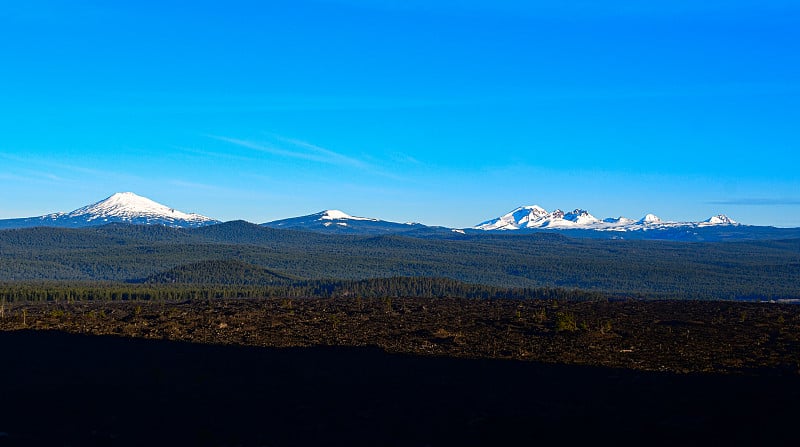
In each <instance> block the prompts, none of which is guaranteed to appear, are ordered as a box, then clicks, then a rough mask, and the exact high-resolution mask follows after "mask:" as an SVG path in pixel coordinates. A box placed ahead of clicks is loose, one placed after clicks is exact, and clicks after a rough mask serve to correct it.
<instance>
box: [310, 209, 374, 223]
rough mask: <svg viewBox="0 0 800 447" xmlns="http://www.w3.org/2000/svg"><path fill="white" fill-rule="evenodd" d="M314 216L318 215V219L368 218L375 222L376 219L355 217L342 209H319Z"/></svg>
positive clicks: (367, 218)
mask: <svg viewBox="0 0 800 447" xmlns="http://www.w3.org/2000/svg"><path fill="white" fill-rule="evenodd" d="M315 216H319V219H318V220H369V221H372V222H377V221H378V219H373V218H370V217H356V216H351V215H349V214H347V213H345V212H343V211H339V210H325V211H320V212H319V213H317V214H315Z"/></svg>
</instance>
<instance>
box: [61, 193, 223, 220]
mask: <svg viewBox="0 0 800 447" xmlns="http://www.w3.org/2000/svg"><path fill="white" fill-rule="evenodd" d="M66 216H67V217H70V218H84V219H86V220H87V221H88V222H92V221H108V222H133V223H159V224H164V225H173V224H176V223H177V222H178V221H182V222H185V223H187V224H188V225H189V226H192V225H203V224H207V223H212V222H216V221H215V220H214V219H211V218H209V217H206V216H201V215H200V214H195V213H184V212H181V211H178V210H176V209H174V208H170V207H168V206H166V205H162V204H160V203H158V202H154V201H153V200H150V199H148V198H147V197H142V196H140V195H137V194H134V193H132V192H118V193H116V194H113V195H112V196H110V197H108V198H106V199H104V200H101V201H99V202H96V203H93V204H91V205H87V206H85V207H83V208H78V209H76V210H75V211H72V212H70V213H67V214H66Z"/></svg>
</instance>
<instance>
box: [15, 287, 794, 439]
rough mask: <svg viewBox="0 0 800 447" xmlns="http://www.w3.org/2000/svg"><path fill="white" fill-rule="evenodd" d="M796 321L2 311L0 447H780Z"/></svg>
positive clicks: (495, 313)
mask: <svg viewBox="0 0 800 447" xmlns="http://www.w3.org/2000/svg"><path fill="white" fill-rule="evenodd" d="M541 310H544V316H542V317H541V318H540V317H537V316H536V315H539V316H541V312H540V311H541ZM798 312H800V308H798V307H796V306H780V305H759V304H746V303H670V302H664V303H658V302H656V303H643V302H619V303H615V302H611V303H606V302H602V303H576V302H541V301H524V302H518V301H512V300H502V301H479V300H415V299H408V300H397V301H395V302H391V301H385V300H363V301H361V300H356V299H352V300H294V301H290V300H243V301H212V302H190V303H175V304H168V303H133V302H128V303H75V304H68V305H65V304H53V303H50V304H35V305H15V306H14V307H11V308H9V309H6V311H5V316H4V317H3V319H1V320H0V321H2V323H1V324H0V327H2V328H3V329H5V330H3V331H0V346H2V355H3V362H2V365H3V366H2V386H0V445H2V446H6V445H8V446H13V445H76V446H77V445H81V446H84V445H121V446H133V445H220V446H222V445H243V446H249V445H253V446H258V445H264V446H291V445H364V446H367V445H369V446H373V445H397V446H426V445H430V446H437V445H459V446H463V445H476V446H477V445H537V444H541V443H550V442H559V443H566V444H575V443H578V442H592V443H601V444H602V443H614V444H620V443H638V444H646V445H652V444H663V445H698V444H714V445H719V444H727V443H730V444H734V445H742V444H749V445H763V444H767V443H769V444H771V445H797V444H798V443H799V442H800V430H797V429H796V425H795V424H796V421H797V420H798V417H800V405H799V404H798V402H800V376H798V371H797V365H798V364H797V359H798V349H797V344H796V337H797V334H798V331H797V321H798V320H797V315H798ZM557 315H572V316H573V317H574V319H575V320H576V326H577V327H576V328H575V329H574V330H573V329H572V328H569V329H567V328H565V327H564V324H566V323H568V322H565V321H564V319H563V318H561V317H558V316H557ZM592 315H594V316H595V319H589V316H592ZM479 317H480V318H479ZM667 317H669V318H667ZM580 326H584V327H583V328H581V327H580ZM33 328H36V329H37V330H32V329H33ZM459 328H460V329H459ZM687 328H688V335H687V333H686V331H687ZM53 329H57V330H53ZM601 329H602V330H601ZM76 332H77V333H76ZM102 334H114V335H102ZM182 340H185V341H182ZM189 340H191V341H195V343H190V342H188V341H189ZM593 340H594V341H593ZM590 343H595V344H596V346H595V347H589V344H590ZM245 345H251V346H245ZM258 345H262V346H258ZM264 345H266V346H264ZM665 345H669V346H670V348H669V349H666V348H665ZM276 346H291V347H282V348H278V347H276ZM469 346H472V348H468V347H469ZM659 346H660V348H659ZM521 347H522V348H521ZM521 349H522V350H523V351H525V352H527V355H526V356H521V355H520V352H521ZM748 350H750V351H752V352H750V353H749V354H748V353H747V351H748ZM595 351H600V352H601V354H596V353H594V352H595ZM593 353H594V354H593ZM748 355H749V358H748V357H747V356H748ZM630 356H633V359H631V358H630ZM504 357H505V358H504ZM737 357H742V358H744V360H741V363H738V364H737V363H735V362H733V360H725V359H734V358H737ZM520 358H522V359H527V360H519V359H520ZM648 358H651V360H649V361H648V360H647V359H648ZM614 365H619V366H614ZM625 365H627V366H625ZM737 365H738V366H737ZM662 367H663V368H662ZM659 368H662V369H664V370H663V371H659V370H658V369H659ZM703 370H707V371H711V372H706V373H703V372H700V371H703ZM687 371H690V372H687Z"/></svg>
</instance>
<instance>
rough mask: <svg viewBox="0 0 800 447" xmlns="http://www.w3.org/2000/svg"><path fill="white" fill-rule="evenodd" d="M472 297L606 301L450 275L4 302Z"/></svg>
mask: <svg viewBox="0 0 800 447" xmlns="http://www.w3.org/2000/svg"><path fill="white" fill-rule="evenodd" d="M359 297H361V298H382V297H391V298H403V297H417V298H468V299H564V300H600V299H607V298H608V296H607V295H604V294H602V293H599V292H590V291H583V290H571V289H564V288H502V287H492V286H484V285H479V284H466V283H462V282H459V281H455V280H452V279H447V278H413V277H402V278H399V277H398V278H377V279H368V280H361V281H300V282H297V283H295V284H292V285H288V286H287V285H281V286H268V285H261V286H256V285H250V286H232V285H221V284H203V285H199V284H123V283H99V282H90V283H60V282H59V283H3V284H0V302H23V301H49V302H66V303H69V302H75V301H135V300H144V301H187V300H211V299H232V298H359Z"/></svg>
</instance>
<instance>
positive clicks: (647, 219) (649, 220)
mask: <svg viewBox="0 0 800 447" xmlns="http://www.w3.org/2000/svg"><path fill="white" fill-rule="evenodd" d="M662 222H663V221H662V220H661V218H660V217H658V216H656V215H655V214H648V215H646V216H644V217H642V218H641V219H640V220H639V223H642V224H660V223H662Z"/></svg>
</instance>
